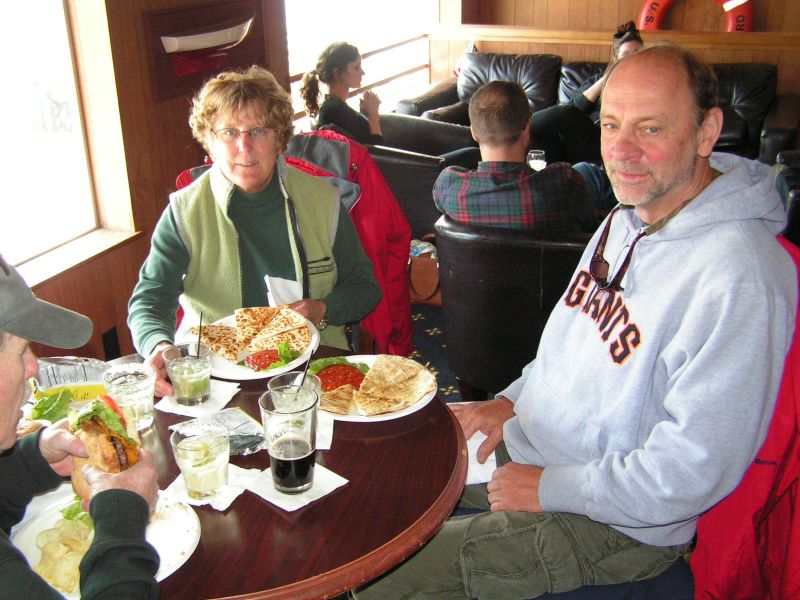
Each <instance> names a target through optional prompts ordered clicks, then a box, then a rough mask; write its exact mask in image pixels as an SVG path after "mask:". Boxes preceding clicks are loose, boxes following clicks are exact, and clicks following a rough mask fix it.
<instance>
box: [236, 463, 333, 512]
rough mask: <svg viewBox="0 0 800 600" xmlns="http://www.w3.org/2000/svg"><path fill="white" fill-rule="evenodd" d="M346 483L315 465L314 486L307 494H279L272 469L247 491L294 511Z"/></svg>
mask: <svg viewBox="0 0 800 600" xmlns="http://www.w3.org/2000/svg"><path fill="white" fill-rule="evenodd" d="M345 483H347V479H345V478H344V477H342V476H341V475H337V474H336V473H334V472H333V471H331V470H330V469H326V468H325V467H323V466H322V465H315V466H314V485H312V486H311V488H310V489H308V490H306V491H305V492H300V493H299V494H284V493H283V492H279V491H278V490H276V489H275V484H273V483H272V472H271V471H270V469H266V470H264V471H263V472H262V474H261V476H260V477H258V478H257V479H255V480H253V481H251V482H250V484H249V485H248V486H247V489H248V490H250V491H251V492H253V493H254V494H256V495H258V496H261V497H262V498H263V499H264V500H266V501H267V502H271V503H272V504H274V505H275V506H277V507H279V508H282V509H283V510H287V511H293V510H297V509H298V508H302V507H303V506H305V505H306V504H311V503H312V502H313V501H314V500H319V499H320V498H322V497H323V496H326V495H327V494H330V493H331V492H332V491H333V490H335V489H336V488H338V487H341V486H343V485H344V484H345Z"/></svg>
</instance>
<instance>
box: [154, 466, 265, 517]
mask: <svg viewBox="0 0 800 600" xmlns="http://www.w3.org/2000/svg"><path fill="white" fill-rule="evenodd" d="M260 476H261V471H260V470H259V469H243V468H241V467H237V466H236V465H230V464H229V465H228V485H226V486H225V487H223V488H222V489H221V490H219V492H217V494H216V495H215V496H212V497H211V498H206V499H204V500H198V499H197V498H190V497H189V494H187V493H186V484H185V483H184V481H183V475H178V477H176V478H175V481H173V482H172V483H170V484H169V485H168V486H167V489H166V490H164V491H165V492H169V493H170V494H173V495H174V496H175V497H177V498H178V499H179V500H182V501H184V502H186V504H191V505H193V506H202V505H203V504H210V505H211V508H215V509H216V510H226V509H227V508H228V507H229V506H230V505H231V503H232V502H233V501H234V500H236V498H238V497H239V494H241V493H242V492H243V491H245V489H248V488H249V487H250V485H252V482H253V481H255V480H256V479H258V478H259V477H260Z"/></svg>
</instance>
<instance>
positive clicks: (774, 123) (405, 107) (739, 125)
mask: <svg viewBox="0 0 800 600" xmlns="http://www.w3.org/2000/svg"><path fill="white" fill-rule="evenodd" d="M712 66H713V68H714V71H715V72H716V74H717V77H718V79H719V83H720V92H719V104H720V107H721V108H722V110H723V113H724V115H725V120H724V125H723V131H722V135H721V136H720V139H719V142H718V143H717V146H716V148H717V149H718V150H720V151H723V152H733V153H735V154H740V155H742V156H747V157H749V158H758V159H759V160H761V161H762V162H765V163H768V164H774V163H775V159H776V155H777V153H778V152H780V151H782V150H789V149H793V148H795V147H796V144H797V143H798V134H797V132H798V127H800V96H797V95H778V94H777V92H776V90H777V67H776V66H775V65H771V64H765V63H739V64H715V65H712ZM605 67H606V64H605V63H596V62H570V63H562V60H561V57H559V56H555V55H553V54H522V55H511V54H495V53H491V52H473V53H468V54H465V55H464V56H463V60H462V63H461V70H460V72H459V75H458V77H457V78H453V79H451V80H449V81H445V82H439V83H436V84H434V85H433V86H431V88H429V89H428V90H426V91H425V92H424V93H422V94H420V95H419V96H417V97H415V98H409V99H406V100H401V101H400V102H399V103H398V104H397V112H398V113H401V114H405V115H413V116H422V117H424V118H425V119H428V120H435V121H441V122H447V123H451V124H458V125H462V126H467V125H469V116H468V114H467V106H468V103H469V99H470V97H471V96H472V94H473V93H474V92H475V91H476V90H477V89H478V88H479V87H480V86H481V85H483V84H484V83H487V82H489V81H493V80H509V81H517V82H518V83H520V85H522V87H523V89H524V90H525V93H526V94H527V95H528V99H529V101H530V104H531V108H532V110H534V111H537V110H541V109H543V108H546V107H548V106H552V105H553V104H556V103H557V102H561V103H563V102H566V101H567V100H568V99H569V98H570V97H571V96H572V94H573V93H574V92H575V90H576V89H577V88H578V86H579V85H580V84H581V82H583V81H585V80H586V78H588V77H590V76H592V75H595V74H598V73H602V72H603V70H604V69H605ZM430 132H432V130H430V129H428V130H427V131H422V130H420V135H419V136H418V139H417V142H416V143H417V145H418V146H419V144H421V143H422V139H423V138H424V139H425V141H431V142H432V138H430V137H428V134H429V133H430ZM409 135H410V134H409ZM390 145H392V144H390Z"/></svg>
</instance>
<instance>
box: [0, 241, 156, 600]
mask: <svg viewBox="0 0 800 600" xmlns="http://www.w3.org/2000/svg"><path fill="white" fill-rule="evenodd" d="M91 335H92V321H91V319H89V318H88V317H86V316H84V315H82V314H79V313H76V312H74V311H71V310H68V309H66V308H63V307H61V306H57V305H55V304H51V303H49V302H45V301H44V300H40V299H39V298H37V297H36V296H35V295H34V294H33V292H32V291H31V289H30V287H28V285H27V284H26V283H25V281H24V280H23V279H22V277H21V276H20V274H19V273H18V272H17V271H16V269H14V267H12V266H11V265H9V264H8V263H7V262H6V261H5V260H4V259H3V257H2V256H1V255H0V529H2V532H0V581H2V582H3V592H2V593H0V596H2V597H9V598H12V597H13V598H61V597H62V596H60V595H59V594H58V592H56V590H54V589H53V588H51V587H50V586H49V585H48V584H47V583H46V582H45V581H44V579H42V578H41V577H40V576H39V575H38V574H36V573H35V572H34V571H33V570H32V569H31V567H30V565H29V564H28V563H27V562H26V560H25V558H24V557H23V555H22V554H21V553H20V552H19V551H18V550H17V549H16V548H14V546H13V545H12V543H11V541H10V539H9V537H8V534H9V532H10V530H11V527H12V526H13V525H15V524H17V523H18V522H19V521H20V520H21V519H22V517H23V515H24V514H25V509H26V507H27V505H28V503H29V502H30V501H31V499H32V498H33V496H34V495H35V494H40V493H42V492H45V491H48V490H51V489H54V488H56V487H58V486H59V485H60V484H61V483H62V482H63V479H62V478H63V477H64V476H66V475H69V474H70V473H71V472H72V469H73V456H79V457H85V456H86V455H87V453H86V449H85V448H84V445H83V442H81V441H80V440H79V439H78V438H76V437H75V436H74V435H72V434H71V433H70V432H69V431H68V428H67V425H66V420H65V421H63V422H61V423H57V424H55V425H53V426H48V427H44V428H42V429H39V430H38V431H36V432H34V433H32V434H29V435H26V436H24V437H21V438H20V439H17V437H16V426H17V423H18V421H19V419H20V417H21V416H22V410H21V408H22V406H23V404H24V403H25V401H26V400H27V397H28V395H29V393H30V386H29V384H28V380H29V379H30V378H32V377H34V376H36V374H37V372H38V363H37V360H36V355H35V354H34V353H33V351H32V350H31V348H30V345H29V343H30V342H38V343H42V344H46V345H48V346H54V347H57V348H78V347H80V346H83V345H84V344H85V343H86V342H87V341H88V340H89V338H90V337H91ZM84 476H85V477H86V479H87V481H88V482H89V483H90V485H91V488H92V497H91V500H90V503H89V513H90V514H91V516H92V519H93V520H94V523H95V536H94V540H93V542H92V545H91V546H90V548H89V550H88V552H87V553H86V555H85V556H84V558H83V560H82V561H81V565H80V573H81V580H80V589H81V597H82V598H84V599H86V598H101V597H103V598H110V597H114V598H158V595H159V591H158V583H157V582H156V580H155V574H156V571H157V570H158V564H159V559H158V554H157V553H156V552H155V550H154V549H153V547H152V546H150V544H148V543H147V542H146V541H145V536H144V532H145V527H146V526H147V521H148V519H149V515H150V512H151V510H152V508H153V506H154V505H155V500H156V495H157V493H158V483H157V481H156V473H155V465H154V461H153V457H152V455H150V454H149V453H148V452H145V451H143V452H142V453H141V456H140V458H139V462H138V463H137V464H136V465H134V466H133V467H131V468H130V469H128V470H126V471H123V472H122V473H118V474H111V473H104V472H101V471H99V470H97V469H95V468H93V467H84Z"/></svg>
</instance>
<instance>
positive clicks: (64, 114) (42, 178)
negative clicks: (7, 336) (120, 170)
mask: <svg viewBox="0 0 800 600" xmlns="http://www.w3.org/2000/svg"><path fill="white" fill-rule="evenodd" d="M0 15H2V19H3V22H4V23H16V24H18V26H16V27H6V28H4V30H3V36H2V37H0V48H1V49H2V51H3V55H4V56H5V57H6V61H5V64H4V70H5V82H6V84H5V86H4V93H3V94H0V110H2V114H3V115H4V119H3V121H4V126H3V136H4V146H5V152H4V153H3V154H4V159H3V173H4V178H3V179H4V190H3V199H2V206H3V208H4V211H3V213H4V216H3V218H0V252H2V254H3V255H4V256H5V258H6V259H7V260H8V262H10V263H12V264H19V263H21V262H23V261H25V260H27V259H29V258H32V257H34V256H37V255H39V254H42V253H43V252H45V251H47V250H49V249H52V248H54V247H56V246H59V245H61V244H63V243H65V242H67V241H69V240H72V239H74V238H76V237H79V236H80V235H82V234H84V233H86V232H88V231H91V230H92V229H95V227H96V226H97V220H96V216H95V208H94V202H93V199H92V189H91V184H90V178H89V169H88V163H87V158H86V146H85V142H84V135H83V129H82V125H81V115H80V107H79V104H78V98H77V92H76V83H75V74H74V69H73V63H72V56H71V52H70V44H69V39H68V34H67V21H66V18H65V16H64V7H63V4H62V2H61V0H27V1H26V2H14V3H12V2H8V3H4V5H3V7H2V8H0ZM25 24H27V25H25Z"/></svg>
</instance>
